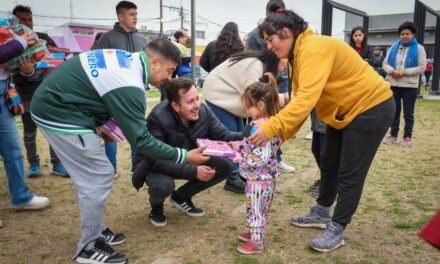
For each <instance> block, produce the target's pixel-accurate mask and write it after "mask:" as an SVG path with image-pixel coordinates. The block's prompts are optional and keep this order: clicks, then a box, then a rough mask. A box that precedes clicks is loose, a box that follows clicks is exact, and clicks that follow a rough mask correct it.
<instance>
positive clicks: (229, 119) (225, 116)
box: [206, 101, 244, 173]
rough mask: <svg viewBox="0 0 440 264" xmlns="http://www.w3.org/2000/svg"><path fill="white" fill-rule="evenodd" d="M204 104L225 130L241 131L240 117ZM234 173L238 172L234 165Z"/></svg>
mask: <svg viewBox="0 0 440 264" xmlns="http://www.w3.org/2000/svg"><path fill="white" fill-rule="evenodd" d="M206 104H207V105H208V106H209V108H210V109H211V111H212V112H213V113H214V115H215V116H216V117H217V118H218V119H219V120H220V122H221V123H222V124H223V125H224V126H225V127H226V128H227V129H229V130H230V131H232V132H241V131H243V128H244V124H243V119H242V118H241V117H239V116H235V115H234V114H231V113H229V112H228V111H226V110H224V109H223V108H220V107H218V106H216V105H213V104H211V103H210V102H208V101H206ZM234 172H238V164H234V166H233V167H232V173H234Z"/></svg>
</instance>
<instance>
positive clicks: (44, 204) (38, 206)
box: [12, 199, 50, 211]
mask: <svg viewBox="0 0 440 264" xmlns="http://www.w3.org/2000/svg"><path fill="white" fill-rule="evenodd" d="M49 204H50V201H49V199H48V200H47V201H45V202H41V203H38V204H31V205H23V206H12V207H14V208H15V210H16V211H23V210H40V209H43V208H46V207H47V206H48V205H49Z"/></svg>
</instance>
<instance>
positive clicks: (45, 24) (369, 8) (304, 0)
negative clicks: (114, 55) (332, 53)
mask: <svg viewBox="0 0 440 264" xmlns="http://www.w3.org/2000/svg"><path fill="white" fill-rule="evenodd" d="M1 2H2V4H1V6H0V13H3V12H8V11H10V10H12V9H13V7H14V6H15V5H16V4H22V5H28V6H31V8H32V10H33V14H34V24H35V29H36V30H37V31H47V30H50V29H51V28H53V27H55V26H59V25H61V24H64V23H66V22H69V21H74V22H78V23H93V24H104V25H113V23H114V22H115V21H116V20H117V19H116V15H115V6H116V4H117V3H118V2H119V0H1ZM133 2H134V3H135V4H136V5H137V6H138V20H139V21H138V27H139V26H141V25H145V26H146V27H147V28H149V29H155V30H158V29H159V19H158V18H159V0H142V1H141V0H134V1H133ZM284 2H285V3H286V8H287V9H291V10H293V11H295V12H297V13H298V14H299V15H301V16H303V17H304V19H305V20H306V21H308V22H309V24H310V26H311V27H312V28H313V29H314V30H316V31H317V32H320V28H321V13H322V0H284ZM335 2H338V3H341V4H344V5H348V6H350V7H353V8H356V9H360V10H363V11H365V12H366V13H367V14H369V15H379V14H395V13H411V12H413V11H414V0H335ZM422 2H423V3H425V4H426V5H428V6H430V7H432V8H434V9H435V10H440V1H439V0H423V1H422ZM266 3H267V0H195V5H196V7H195V10H196V14H197V20H198V21H207V20H209V21H211V22H214V23H215V24H218V25H219V26H213V27H210V30H211V31H217V32H218V31H219V30H220V29H221V26H222V25H224V24H226V23H227V22H229V21H234V22H236V23H237V24H238V25H239V29H240V32H241V33H242V34H244V33H246V32H249V31H251V30H252V29H253V28H255V27H256V25H257V23H258V21H259V20H261V19H263V18H264V15H265V7H266ZM163 5H167V6H173V7H180V6H183V8H184V9H185V10H190V9H191V0H163ZM163 10H164V19H163V21H164V22H165V24H164V28H165V30H167V29H168V28H167V25H169V23H167V21H170V20H173V19H176V18H179V14H178V12H177V11H174V10H173V11H171V10H170V8H167V7H164V9H163ZM70 17H72V18H73V19H72V20H70ZM344 18H345V13H344V12H341V11H339V10H335V11H334V12H333V35H334V36H337V37H342V36H343V35H342V34H343V33H342V30H343V27H344V21H345V19H344ZM186 19H190V16H189V15H188V16H187V17H186ZM206 19H207V20H206ZM217 32H213V34H208V36H209V37H210V38H215V36H216V35H217Z"/></svg>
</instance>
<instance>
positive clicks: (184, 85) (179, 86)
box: [165, 77, 194, 103]
mask: <svg viewBox="0 0 440 264" xmlns="http://www.w3.org/2000/svg"><path fill="white" fill-rule="evenodd" d="M165 85H166V90H167V99H168V102H170V103H171V102H175V103H179V101H180V94H179V91H180V90H183V91H184V93H186V92H188V91H189V89H191V87H193V86H194V84H193V82H192V81H191V80H190V79H188V78H185V77H181V78H175V79H172V80H171V81H169V82H167V83H166V84H165Z"/></svg>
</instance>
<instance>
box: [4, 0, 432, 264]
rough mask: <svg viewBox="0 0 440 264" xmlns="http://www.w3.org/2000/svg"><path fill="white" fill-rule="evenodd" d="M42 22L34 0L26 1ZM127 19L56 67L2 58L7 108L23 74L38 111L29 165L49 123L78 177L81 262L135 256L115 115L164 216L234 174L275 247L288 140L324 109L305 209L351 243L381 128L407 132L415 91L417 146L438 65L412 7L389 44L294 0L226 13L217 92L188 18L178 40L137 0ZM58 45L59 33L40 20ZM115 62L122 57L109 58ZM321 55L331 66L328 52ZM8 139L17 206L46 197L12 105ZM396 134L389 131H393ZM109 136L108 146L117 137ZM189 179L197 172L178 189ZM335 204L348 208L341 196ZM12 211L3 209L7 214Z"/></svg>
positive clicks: (27, 118)
mask: <svg viewBox="0 0 440 264" xmlns="http://www.w3.org/2000/svg"><path fill="white" fill-rule="evenodd" d="M13 14H14V15H15V16H17V18H18V19H19V20H20V23H22V24H25V25H27V26H28V27H29V28H32V26H33V24H32V11H31V9H30V8H29V7H25V6H17V7H15V8H14V10H13ZM116 15H117V18H118V22H117V23H115V25H114V28H113V29H112V30H110V31H108V32H106V33H103V34H99V35H97V36H96V40H95V43H94V44H93V46H92V47H91V50H90V51H87V52H84V53H81V54H79V55H77V56H74V57H72V58H71V59H69V60H67V61H65V62H64V63H63V64H62V65H61V66H59V68H58V69H57V70H56V71H55V72H53V73H49V74H45V73H43V72H41V71H40V70H37V69H36V68H35V62H34V61H33V60H32V59H31V58H28V57H23V58H22V59H21V60H20V63H19V64H18V69H15V70H13V71H8V70H7V69H6V68H1V69H0V94H2V95H1V98H0V99H1V100H0V103H1V108H0V109H4V106H5V91H6V89H7V86H8V85H9V84H10V82H11V81H14V82H15V83H16V87H17V90H18V91H19V93H20V95H21V97H22V100H23V104H24V109H25V112H24V114H23V115H22V117H21V118H22V122H23V141H24V144H25V148H26V154H27V159H28V163H29V169H28V172H27V176H28V177H29V178H34V177H38V176H39V175H40V159H39V156H38V154H37V150H36V142H35V136H36V133H37V127H38V128H39V130H40V132H41V133H42V134H43V136H44V137H45V138H46V140H47V141H48V143H49V145H50V157H51V163H52V164H53V173H54V174H58V175H61V176H63V177H66V178H68V177H70V178H71V180H72V182H73V184H74V186H75V195H76V197H77V203H78V207H79V212H80V217H81V236H80V240H79V242H78V245H77V248H76V253H75V255H74V260H75V261H77V262H78V263H121V264H124V263H127V261H128V257H127V256H125V255H123V254H121V253H118V252H116V251H115V250H114V249H113V248H112V246H116V245H119V244H121V243H123V242H125V240H126V237H125V235H124V234H123V233H117V232H113V231H112V230H111V229H110V228H109V227H108V226H106V225H104V223H103V215H104V209H105V203H106V200H107V198H108V196H109V194H110V192H111V188H112V185H113V182H114V178H115V176H116V173H117V163H116V156H117V143H116V141H115V140H114V138H112V137H111V135H109V134H107V133H106V132H105V130H103V129H102V126H103V125H104V124H106V123H107V122H108V120H109V119H112V120H114V121H115V122H116V123H117V124H118V126H119V127H120V129H121V131H122V132H123V134H124V136H125V138H126V139H127V141H128V143H129V144H130V146H131V157H132V159H131V168H132V172H133V173H132V183H133V186H134V187H135V188H136V189H140V188H142V187H143V186H144V185H146V186H147V188H148V199H149V202H150V213H149V219H150V222H151V224H152V225H154V226H156V227H163V226H165V225H166V224H167V216H166V214H165V211H164V202H165V200H166V198H168V197H169V200H170V202H171V203H172V204H173V205H174V206H175V207H177V208H178V209H180V210H182V211H183V212H184V213H185V214H186V215H188V216H191V217H202V216H203V215H204V214H205V211H204V210H203V209H202V208H198V207H197V206H196V205H195V204H194V203H193V201H192V200H193V197H194V196H195V195H197V194H199V193H201V192H202V191H204V190H206V189H208V188H210V187H212V186H214V185H217V184H219V183H221V182H222V181H224V180H225V185H224V189H225V190H227V191H232V192H235V193H241V194H245V199H244V200H245V201H246V217H245V218H246V220H247V221H246V230H245V231H244V232H243V233H240V234H238V239H239V240H241V241H243V244H240V245H239V246H238V247H237V250H238V252H240V253H242V254H258V253H262V252H264V249H265V246H264V239H265V227H266V225H267V223H268V219H267V214H268V213H269V210H270V206H271V203H272V200H273V199H274V190H275V185H276V184H275V182H276V179H277V178H278V177H279V176H280V174H281V173H282V172H283V173H293V172H295V168H294V166H292V165H289V164H287V163H286V162H285V161H284V160H283V156H285V155H287V153H283V152H282V151H281V146H282V144H283V143H284V142H286V141H287V140H289V139H290V138H292V137H293V136H294V135H295V134H296V133H297V132H298V130H299V129H300V128H301V126H302V125H303V123H304V121H305V120H306V119H307V118H308V116H309V115H310V116H311V119H312V131H313V137H312V138H313V139H312V147H311V150H312V153H313V155H314V157H315V161H316V163H317V166H318V168H319V170H320V177H319V180H318V181H316V183H315V184H314V185H313V191H312V195H313V196H314V197H315V198H316V203H315V204H313V205H312V206H311V207H310V211H309V212H307V213H305V214H304V215H298V216H293V217H292V218H291V220H290V221H291V224H293V225H295V226H298V227H303V228H310V227H314V228H321V229H323V232H322V233H321V234H319V235H318V236H316V237H315V238H313V239H312V240H311V241H310V246H311V248H313V249H314V250H317V251H321V252H328V251H331V250H334V249H336V248H338V247H340V246H342V245H344V244H345V241H344V231H345V229H346V228H347V225H348V224H350V222H351V219H352V216H353V215H354V213H355V212H356V209H357V207H358V205H359V202H360V199H361V195H362V191H363V187H364V183H365V179H366V177H367V174H368V171H369V168H370V166H371V163H372V161H373V159H374V157H375V154H376V152H377V150H378V148H379V146H380V144H381V143H384V144H394V143H397V142H398V138H397V137H398V133H399V123H400V113H401V109H402V103H403V116H404V120H405V125H404V134H403V139H402V141H401V146H402V147H410V146H411V144H412V135H413V127H414V107H415V101H416V98H417V91H418V87H419V80H420V78H419V77H420V76H421V75H423V74H425V76H426V82H428V81H429V79H430V72H432V64H431V61H429V60H427V59H426V53H425V50H424V47H423V46H422V45H420V44H418V43H417V38H416V36H417V30H416V26H415V24H414V23H413V22H405V23H403V24H402V25H400V27H399V29H398V36H399V40H398V41H397V42H396V43H395V44H394V45H392V47H391V48H390V49H389V51H388V52H387V54H386V56H383V54H382V52H383V50H382V49H381V48H380V47H374V48H372V47H371V46H369V45H368V40H367V32H366V31H365V30H364V29H363V28H362V27H355V28H353V30H352V31H351V34H350V41H349V43H344V42H343V41H341V40H337V39H335V38H332V37H329V36H320V35H317V34H315V33H314V31H313V30H312V29H311V28H310V27H309V25H308V23H307V22H306V21H305V20H304V19H303V18H302V17H301V16H299V15H298V14H297V13H295V12H293V11H290V10H288V9H287V8H286V6H285V4H284V2H283V1H282V0H270V1H268V3H267V6H266V17H265V19H264V20H263V21H262V22H260V23H259V24H258V26H257V28H255V29H254V30H252V31H251V32H250V33H249V34H248V35H247V41H245V42H243V41H242V39H240V35H239V30H238V25H237V24H236V23H234V22H229V23H227V24H226V25H225V26H224V27H223V29H222V30H221V32H220V34H219V35H218V37H217V39H216V40H214V41H212V42H210V43H209V44H208V45H207V47H206V49H205V51H204V52H203V54H202V56H201V59H200V65H201V67H203V69H205V70H206V71H207V72H208V73H209V74H208V77H207V78H206V80H205V82H204V85H203V97H204V99H205V103H203V102H202V100H201V99H200V96H199V94H198V91H197V89H196V88H195V85H194V84H193V83H192V81H191V80H190V79H189V78H190V77H191V74H192V69H191V66H190V61H191V57H190V55H189V54H190V53H189V48H191V45H192V44H191V43H190V41H189V36H188V32H187V31H186V30H184V29H179V30H177V31H176V32H175V34H174V35H173V40H172V41H170V40H168V39H160V38H159V39H155V40H153V41H150V42H149V43H147V40H146V39H145V38H144V37H142V36H141V35H140V34H138V33H137V30H136V24H137V7H136V5H135V4H134V3H132V2H129V1H121V2H119V3H118V4H117V6H116ZM37 34H38V36H39V37H40V38H42V39H46V41H47V42H48V43H52V45H56V44H55V43H54V42H53V40H51V39H50V37H49V36H48V35H47V34H43V33H37ZM31 41H32V36H29V35H26V34H25V35H23V36H18V35H15V34H14V35H13V36H12V40H11V41H9V42H7V43H6V44H2V45H0V63H1V64H3V63H5V62H7V61H9V60H10V59H12V58H14V57H16V56H19V55H20V54H21V53H23V50H24V49H25V48H26V47H27V45H28V44H29V43H30V42H31ZM107 65H111V67H107ZM316 65H319V67H316ZM148 85H153V86H155V87H160V91H161V93H162V98H161V99H162V102H160V103H159V104H158V105H156V106H155V107H154V108H153V109H152V110H151V112H150V113H149V114H148V117H147V119H145V114H146V109H147V107H146V97H145V90H146V89H147V88H148ZM0 120H1V124H0V126H1V127H0V128H1V129H0V133H1V137H0V151H1V155H2V157H3V162H4V168H5V172H6V175H7V178H8V185H9V191H10V194H11V201H10V203H11V205H12V206H13V207H17V208H20V209H24V210H26V209H27V210H33V209H41V208H44V207H46V206H47V205H48V204H49V199H48V198H46V197H40V196H37V195H34V194H32V193H30V192H29V190H28V187H27V185H26V182H25V171H24V163H23V156H22V154H21V143H20V139H19V131H18V128H17V124H16V122H15V117H14V116H13V115H12V114H11V113H10V112H9V111H7V110H3V111H0ZM388 130H390V135H389V136H387V137H385V135H386V133H387V131H388ZM197 139H210V140H217V141H225V142H229V143H230V145H231V147H232V149H234V151H235V152H236V153H238V155H237V156H236V157H235V158H233V159H230V158H227V157H220V156H207V155H203V151H204V149H205V148H202V147H198V145H197ZM103 140H104V141H105V146H104V147H102V145H101V143H102V141H103ZM175 179H183V180H185V181H186V183H185V184H184V185H182V186H181V187H179V188H178V189H177V190H176V188H175V182H174V181H175ZM333 204H335V207H334V210H333V213H331V207H332V206H333ZM1 225H2V222H1V221H0V226H1Z"/></svg>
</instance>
